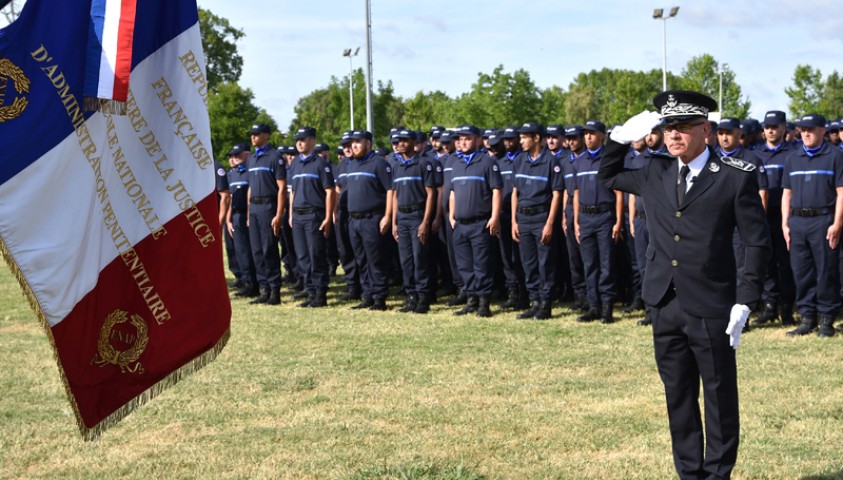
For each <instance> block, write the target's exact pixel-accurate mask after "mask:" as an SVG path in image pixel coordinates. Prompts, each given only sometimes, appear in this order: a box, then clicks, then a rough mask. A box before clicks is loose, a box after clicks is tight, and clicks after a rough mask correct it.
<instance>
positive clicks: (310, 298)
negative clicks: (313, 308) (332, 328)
mask: <svg viewBox="0 0 843 480" xmlns="http://www.w3.org/2000/svg"><path fill="white" fill-rule="evenodd" d="M295 297H296V296H295V295H293V298H295ZM314 300H316V296H315V295H308V296H307V299H306V300H305V301H303V302H301V303H300V304H298V305H297V306H298V307H299V308H307V307H309V306H310V303H311V302H313V301H314Z"/></svg>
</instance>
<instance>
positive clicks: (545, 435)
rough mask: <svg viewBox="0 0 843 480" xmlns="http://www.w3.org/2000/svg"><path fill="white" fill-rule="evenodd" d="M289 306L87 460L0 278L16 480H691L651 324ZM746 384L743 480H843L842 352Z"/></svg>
mask: <svg viewBox="0 0 843 480" xmlns="http://www.w3.org/2000/svg"><path fill="white" fill-rule="evenodd" d="M333 294H335V293H332V295H333ZM282 295H283V301H284V304H283V305H282V306H280V307H266V306H250V305H248V304H246V302H245V301H243V300H234V301H233V307H234V318H233V319H232V337H231V341H230V342H229V344H228V347H227V348H226V349H225V351H224V352H223V353H222V354H221V355H220V357H219V358H218V359H217V360H216V361H215V362H214V363H212V364H211V365H210V366H208V367H206V368H205V369H204V370H202V371H200V372H199V373H197V374H195V375H193V376H192V377H190V378H188V379H186V380H184V381H183V382H182V383H181V384H179V385H177V386H176V387H174V388H172V389H170V390H168V391H166V392H164V393H163V394H162V395H161V396H159V397H158V398H157V399H156V400H153V401H152V402H150V403H149V404H147V405H146V406H144V407H142V408H141V409H139V410H138V411H137V412H135V413H134V414H132V415H131V416H129V417H128V418H127V419H126V420H125V421H123V422H122V423H121V424H119V425H117V426H116V427H114V428H112V429H111V430H109V431H108V432H106V433H105V435H104V436H103V437H102V438H101V439H100V440H99V441H97V442H95V443H86V442H83V441H82V440H81V437H80V436H79V434H78V431H77V430H76V425H75V422H74V418H73V415H72V413H71V410H70V407H69V406H68V402H67V399H66V398H65V394H64V390H63V388H62V386H61V384H60V381H59V376H58V372H57V368H56V365H55V362H54V360H53V356H52V352H51V351H50V347H49V345H48V342H47V339H46V336H45V335H44V333H43V332H42V331H41V327H40V325H39V324H38V323H37V322H36V321H35V318H34V315H33V313H32V312H31V311H30V310H29V308H28V306H27V305H26V303H25V301H24V299H23V297H22V296H21V294H20V290H19V288H18V286H17V284H16V283H15V282H14V280H13V279H12V277H11V275H10V274H9V273H8V271H7V269H6V268H2V269H0V352H2V355H0V388H1V389H2V390H0V419H1V420H2V421H0V478H138V479H150V478H161V479H169V478H290V479H311V478H312V479H322V478H326V479H354V480H369V479H443V480H444V479H452V480H469V479H544V478H560V479H567V478H570V479H581V478H597V479H635V478H640V479H652V478H671V477H672V476H674V471H673V464H672V459H671V454H670V439H669V434H668V430H667V415H666V412H665V406H664V398H663V391H662V386H661V382H660V380H659V377H658V374H657V372H656V367H655V362H654V360H653V354H652V340H651V336H650V330H649V329H648V328H641V327H637V326H635V324H634V321H633V320H634V319H633V318H625V319H623V320H622V321H620V322H617V323H615V324H613V325H608V326H605V325H601V324H588V325H580V324H577V323H576V322H575V321H574V318H573V316H570V315H567V314H565V315H563V314H562V311H563V310H562V309H561V308H556V309H555V310H554V314H555V316H554V318H553V319H552V320H551V321H547V322H535V321H518V320H515V318H514V315H512V314H497V315H495V316H494V317H493V318H491V319H479V318H476V317H469V318H465V317H453V316H452V315H451V314H450V311H451V310H450V309H447V308H446V307H441V306H439V307H435V309H434V312H433V313H432V314H431V315H428V316H418V315H410V314H400V313H397V312H396V311H395V309H393V311H391V312H384V313H380V312H379V313H372V312H368V311H366V312H365V313H357V312H356V311H352V310H349V309H348V308H347V306H336V307H332V308H329V309H315V310H314V309H300V308H296V307H294V306H292V301H291V299H290V294H289V292H288V291H287V290H286V289H285V290H284V292H283V293H282ZM332 301H333V298H330V299H329V302H332ZM332 303H333V302H332ZM636 318H637V317H636ZM738 364H739V382H740V393H741V413H742V438H741V442H742V443H741V448H740V453H739V460H738V466H737V468H736V470H735V475H734V477H733V478H740V479H747V478H783V479H796V478H804V479H835V478H840V479H843V338H840V337H835V338H832V339H826V340H823V339H818V338H816V337H814V336H812V337H810V338H802V339H790V338H785V336H784V330H783V329H782V328H780V327H773V328H763V329H755V330H753V331H752V332H751V333H749V334H747V335H746V336H745V337H743V338H742V341H741V348H740V349H739V351H738Z"/></svg>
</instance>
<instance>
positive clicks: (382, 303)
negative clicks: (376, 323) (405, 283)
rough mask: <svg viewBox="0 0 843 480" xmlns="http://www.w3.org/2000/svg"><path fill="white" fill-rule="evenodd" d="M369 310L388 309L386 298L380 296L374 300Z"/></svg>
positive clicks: (380, 310)
mask: <svg viewBox="0 0 843 480" xmlns="http://www.w3.org/2000/svg"><path fill="white" fill-rule="evenodd" d="M369 310H375V311H379V312H382V311H384V310H386V300H385V299H383V298H378V299H375V300H373V301H372V306H371V307H369Z"/></svg>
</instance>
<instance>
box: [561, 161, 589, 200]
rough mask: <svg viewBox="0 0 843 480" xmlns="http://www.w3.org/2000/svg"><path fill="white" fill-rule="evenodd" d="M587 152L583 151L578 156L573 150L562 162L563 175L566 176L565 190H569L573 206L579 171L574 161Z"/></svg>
mask: <svg viewBox="0 0 843 480" xmlns="http://www.w3.org/2000/svg"><path fill="white" fill-rule="evenodd" d="M585 154H586V152H585V151H583V152H582V153H581V154H580V155H579V156H577V155H576V154H575V153H574V152H571V154H570V155H568V156H567V158H565V159H564V161H563V162H562V175H563V176H564V177H565V190H567V191H568V197H569V200H568V205H567V206H569V207H570V206H572V205H573V204H574V190H576V189H577V182H576V179H577V171H576V169H574V163H576V161H577V160H579V159H581V158H582V157H583V155H585Z"/></svg>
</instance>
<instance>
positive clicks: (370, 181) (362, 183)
mask: <svg viewBox="0 0 843 480" xmlns="http://www.w3.org/2000/svg"><path fill="white" fill-rule="evenodd" d="M351 150H352V153H353V155H354V161H353V162H351V163H350V164H349V166H348V172H347V175H348V176H347V180H346V190H348V215H349V217H351V218H350V220H349V222H348V230H349V235H350V236H351V246H352V248H353V249H354V255H355V258H356V259H357V264H358V265H363V264H365V265H366V271H365V272H361V273H365V275H363V276H362V277H361V279H360V281H361V283H362V287H363V301H362V302H360V303H359V304H358V305H356V306H354V307H352V308H355V309H360V308H368V309H370V310H386V297H387V295H388V294H389V283H388V282H389V270H390V258H389V247H388V246H389V244H388V241H389V238H388V237H387V236H386V235H387V234H388V233H389V232H391V231H392V228H391V222H392V200H393V198H392V197H393V196H392V167H390V166H389V164H388V163H387V162H386V160H385V159H384V158H383V157H382V156H380V155H376V154H375V153H374V152H373V151H372V133H371V132H368V131H365V130H355V131H354V132H352V134H351Z"/></svg>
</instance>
